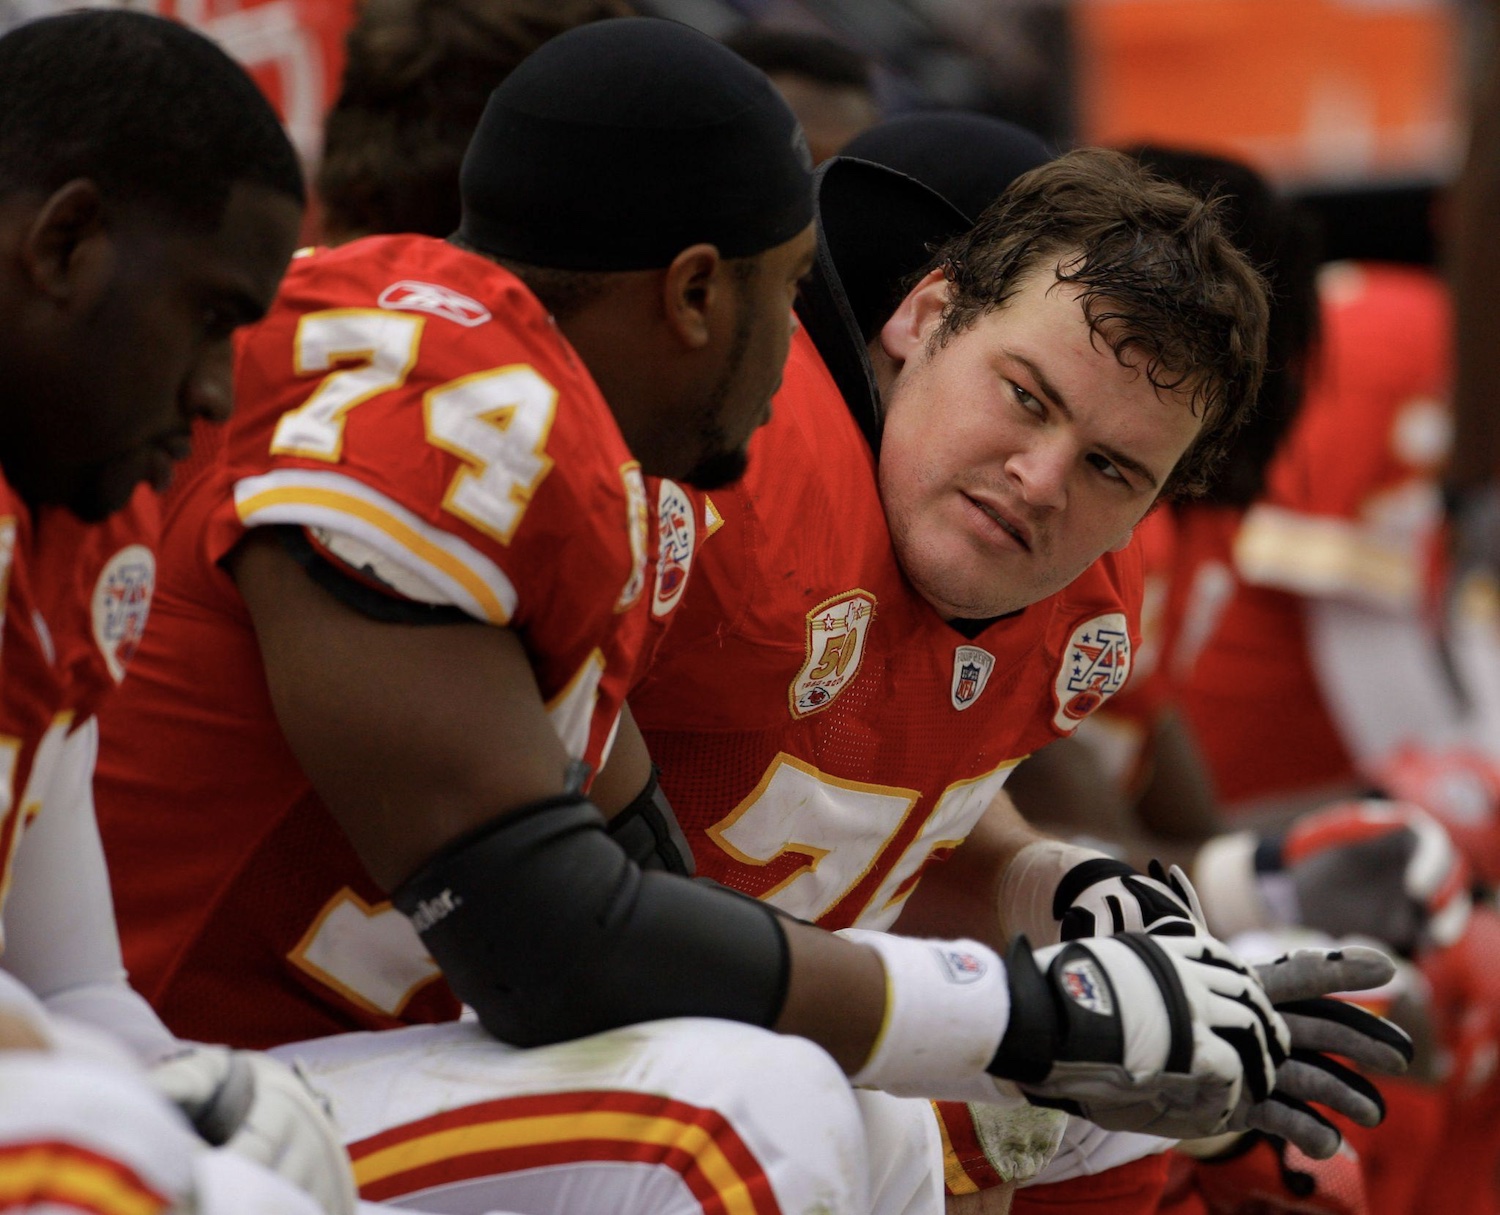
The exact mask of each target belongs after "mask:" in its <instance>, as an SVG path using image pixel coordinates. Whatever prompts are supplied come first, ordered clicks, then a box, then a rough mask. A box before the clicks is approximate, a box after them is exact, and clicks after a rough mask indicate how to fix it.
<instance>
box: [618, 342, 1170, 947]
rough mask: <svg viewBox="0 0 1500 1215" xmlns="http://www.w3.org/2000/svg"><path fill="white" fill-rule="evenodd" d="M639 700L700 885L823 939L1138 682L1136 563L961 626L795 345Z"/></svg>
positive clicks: (899, 892) (837, 400) (1115, 561)
mask: <svg viewBox="0 0 1500 1215" xmlns="http://www.w3.org/2000/svg"><path fill="white" fill-rule="evenodd" d="M709 498H710V502H709V517H710V520H711V522H710V524H709V525H708V527H706V528H705V532H706V536H705V539H704V540H703V542H702V544H701V547H700V549H699V551H698V554H697V556H696V559H695V563H694V570H693V577H692V581H691V582H690V583H689V584H688V587H687V591H686V594H685V596H684V598H683V602H682V606H681V607H680V608H679V609H678V613H677V617H676V619H675V621H674V622H673V624H672V628H671V630H670V631H669V632H668V634H667V636H666V639H665V641H664V643H663V645H662V647H661V648H660V650H659V652H658V654H657V657H656V661H655V662H654V663H653V665H652V667H651V670H650V673H649V675H648V676H647V678H646V679H645V681H644V682H643V684H642V686H641V687H640V688H639V689H637V690H636V691H635V692H633V693H632V694H631V708H632V711H633V712H634V713H635V715H636V719H637V720H638V721H639V723H640V724H641V727H642V729H643V730H644V731H645V734H646V740H647V743H648V744H649V746H650V748H651V752H652V755H653V758H654V759H655V760H656V762H657V763H658V764H659V765H660V766H661V769H662V785H663V787H664V788H665V790H666V791H667V794H668V796H669V798H670V799H671V802H672V806H673V808H674V809H675V810H676V812H677V815H678V817H679V819H680V820H681V823H682V827H683V829H684V831H685V832H686V834H687V837H688V839H689V841H690V842H691V844H692V846H693V850H694V855H695V857H696V860H697V863H698V867H699V872H700V873H701V874H703V875H705V876H707V877H711V878H714V879H715V880H717V881H719V882H722V883H723V884H725V885H727V886H731V887H733V888H734V889H736V890H740V891H744V892H745V893H748V894H752V895H755V896H757V897H760V898H764V899H766V900H768V901H770V902H772V903H775V904H776V905H777V906H779V907H782V908H784V909H786V910H787V911H789V912H791V913H792V914H794V915H797V916H799V917H801V918H803V919H808V920H815V921H817V922H818V923H820V924H822V925H824V926H825V927H828V928H842V927H845V926H847V925H850V924H855V923H858V924H860V925H863V926H865V927H871V928H879V927H883V926H885V925H888V924H890V923H891V922H892V921H893V920H894V919H895V918H896V916H897V914H898V913H899V912H900V910H901V906H902V904H903V902H904V900H905V898H906V897H907V896H908V895H909V894H910V893H911V891H912V890H913V889H914V887H915V885H916V882H917V880H918V877H919V876H920V874H921V872H922V869H923V867H924V866H925V865H926V864H927V863H928V862H929V861H933V860H937V859H940V858H943V857H945V856H947V855H948V854H949V853H950V852H951V851H952V850H953V849H954V848H955V847H956V846H957V845H958V843H959V842H960V841H962V840H963V838H964V837H965V836H966V835H967V834H968V832H969V830H970V828H971V827H972V826H973V824H974V823H975V821H976V820H977V819H978V817H979V815H980V813H981V812H982V811H983V810H984V808H985V807H986V806H987V805H988V804H989V802H990V801H991V799H992V798H993V797H994V795H995V793H996V792H997V791H998V790H999V788H1000V787H1001V785H1002V784H1003V783H1004V781H1005V779H1006V777H1007V776H1008V775H1009V773H1010V770H1011V768H1012V767H1014V766H1015V764H1016V763H1017V762H1018V761H1019V760H1021V759H1022V758H1023V757H1025V756H1026V755H1027V754H1029V753H1030V752H1032V751H1034V750H1036V748H1038V747H1040V746H1043V745H1044V744H1046V743H1048V742H1050V741H1052V740H1053V739H1054V738H1058V737H1060V736H1062V735H1064V734H1068V733H1071V732H1072V730H1073V729H1074V728H1075V727H1076V726H1077V724H1078V722H1079V721H1081V720H1083V718H1085V717H1086V716H1088V714H1089V713H1090V712H1092V711H1093V710H1094V709H1096V708H1098V707H1099V705H1100V704H1102V703H1103V702H1104V700H1105V699H1107V698H1108V697H1109V696H1110V695H1112V694H1113V693H1114V692H1116V691H1117V690H1118V689H1119V688H1120V686H1121V685H1122V684H1123V683H1124V682H1125V679H1126V677H1127V675H1128V674H1129V671H1130V662H1131V654H1132V652H1133V649H1134V646H1135V644H1136V642H1137V640H1138V636H1137V620H1138V617H1139V613H1140V598H1141V572H1140V563H1139V559H1138V557H1137V556H1136V555H1135V554H1134V553H1132V552H1130V551H1128V550H1127V552H1126V553H1125V554H1119V555H1110V556H1106V557H1105V558H1102V559H1101V560H1100V561H1099V562H1097V563H1096V564H1095V565H1094V566H1092V567H1091V568H1090V569H1089V570H1088V571H1086V572H1085V573H1084V574H1083V575H1082V576H1081V577H1080V578H1078V580H1077V581H1075V582H1074V583H1073V584H1072V585H1071V586H1069V587H1067V588H1066V589H1065V590H1063V591H1060V592H1059V593H1058V594H1056V595H1054V596H1052V597H1051V598H1049V599H1046V600H1044V601H1042V602H1041V603H1037V604H1033V605H1032V606H1031V607H1029V608H1027V609H1025V610H1024V611H1022V612H1019V613H1016V614H1013V615H1011V616H1008V617H1005V618H1003V619H1000V620H998V621H995V622H993V623H991V624H990V625H988V626H987V627H986V628H984V629H983V630H982V631H980V632H978V633H977V634H976V635H975V636H973V637H969V636H966V635H965V634H963V633H961V632H959V631H958V630H956V629H955V628H953V627H952V626H951V625H949V624H947V623H946V622H944V621H943V620H942V619H941V618H939V616H938V615H937V614H936V613H935V612H934V611H933V609H932V608H931V607H930V606H929V605H928V604H927V602H926V601H925V600H923V599H922V598H921V597H920V596H919V595H918V594H917V593H916V591H914V590H913V589H912V587H911V586H910V584H909V583H908V582H907V581H906V579H905V577H904V576H903V575H902V573H901V570H900V568H899V567H898V565H897V564H896V558H895V554H894V551H893V549H892V546H891V539H890V536H889V534H888V532H887V530H886V523H885V514H884V511H883V509H882V507H881V503H880V497H879V493H878V489H877V486H876V479H875V464H874V458H873V456H872V454H871V452H870V450H869V447H868V445H867V444H866V443H865V441H864V439H863V438H862V436H861V434H860V432H859V429H858V427H857V426H856V424H855V421H854V419H853V417H852V416H851V414H850V412H849V410H848V408H847V407H846V405H845V404H844V401H843V399H842V398H841V396H840V395H839V392H838V389H837V387H836V386H835V384H834V382H833V380H832V379H831V378H830V376H829V374H828V372H827V370H826V369H825V367H824V365H823V363H822V361H821V359H820V358H819V356H818V354H817V352H816V350H815V348H814V347H813V345H812V342H811V340H810V339H809V338H807V336H806V335H805V334H799V335H798V337H797V339H796V340H795V341H794V343H793V349H792V355H791V359H790V361H789V362H788V365H787V368H786V375H785V378H784V380H783V385H782V389H781V391H780V393H779V395H778V396H777V398H776V401H775V407H774V414H773V418H772V421H771V422H770V423H769V425H767V426H766V427H765V428H764V429H763V430H761V431H760V432H759V433H758V434H757V436H756V437H755V439H754V440H753V441H752V443H751V448H750V471H749V473H748V475H747V476H746V478H745V480H744V481H743V482H741V483H740V484H739V485H738V486H736V487H734V488H733V489H730V490H726V491H714V492H713V493H711V494H710V495H709Z"/></svg>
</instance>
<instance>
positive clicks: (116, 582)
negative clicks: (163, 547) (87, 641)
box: [91, 544, 156, 683]
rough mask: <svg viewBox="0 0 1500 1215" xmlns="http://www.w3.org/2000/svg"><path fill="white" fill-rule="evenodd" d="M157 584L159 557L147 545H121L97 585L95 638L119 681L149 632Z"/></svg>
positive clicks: (94, 620) (110, 669)
mask: <svg viewBox="0 0 1500 1215" xmlns="http://www.w3.org/2000/svg"><path fill="white" fill-rule="evenodd" d="M155 587H156V557H155V555H154V554H153V553H152V552H151V550H150V549H149V548H147V547H146V546H145V545H144V544H131V545H127V546H126V547H125V548H122V549H121V550H120V551H119V552H118V553H116V554H115V555H114V556H113V557H111V558H110V559H109V561H108V563H107V564H106V565H105V567H104V570H103V572H101V573H100V575H99V581H98V582H96V583H95V584H94V598H93V602H92V604H91V607H92V615H93V625H94V641H95V642H96V643H97V644H98V646H99V652H100V653H101V654H102V655H103V656H104V664H105V666H107V667H108V668H109V673H110V675H111V676H112V677H113V678H114V681H115V682H116V683H119V682H120V680H122V679H124V678H125V666H126V664H127V663H128V662H129V661H130V659H131V657H132V656H133V655H134V654H135V651H136V647H138V646H139V645H140V644H141V637H142V635H143V634H144V633H145V632H146V617H147V616H148V615H149V614H150V612H151V592H152V591H153V590H154V589H155Z"/></svg>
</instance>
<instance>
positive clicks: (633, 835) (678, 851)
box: [608, 764, 697, 877]
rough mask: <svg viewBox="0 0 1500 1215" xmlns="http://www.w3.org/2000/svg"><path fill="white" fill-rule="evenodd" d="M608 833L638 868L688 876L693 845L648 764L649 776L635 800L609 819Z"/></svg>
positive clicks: (690, 868)
mask: <svg viewBox="0 0 1500 1215" xmlns="http://www.w3.org/2000/svg"><path fill="white" fill-rule="evenodd" d="M608 831H609V836H610V838H611V839H612V840H614V841H615V842H616V843H617V844H619V845H620V847H621V848H623V849H624V850H625V855H626V856H628V857H629V858H630V859H631V860H633V861H634V862H635V863H636V864H637V865H639V866H640V867H641V868H642V869H665V870H666V871H667V872H668V873H681V874H684V875H686V876H687V877H692V876H693V873H694V872H695V870H696V869H697V866H696V865H695V864H694V863H693V849H692V847H691V846H690V845H689V844H688V842H687V837H686V836H685V835H683V834H682V828H681V827H679V826H678V825H677V815H676V813H675V812H674V811H673V809H672V803H671V802H669V801H668V800H667V795H666V793H665V792H663V791H662V787H661V782H660V781H659V780H658V779H657V767H656V765H655V764H652V765H651V777H650V779H649V780H647V781H646V784H645V787H644V788H643V789H642V790H641V791H640V792H639V793H637V794H636V795H635V800H634V801H632V802H631V803H630V805H628V806H626V807H625V808H624V809H623V810H621V811H620V813H618V814H617V815H615V816H614V817H613V818H612V819H610V820H609V827H608Z"/></svg>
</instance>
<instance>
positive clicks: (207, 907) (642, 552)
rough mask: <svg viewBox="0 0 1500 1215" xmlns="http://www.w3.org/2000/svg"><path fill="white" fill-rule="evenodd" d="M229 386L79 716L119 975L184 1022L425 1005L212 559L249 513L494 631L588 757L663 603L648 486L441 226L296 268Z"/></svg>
mask: <svg viewBox="0 0 1500 1215" xmlns="http://www.w3.org/2000/svg"><path fill="white" fill-rule="evenodd" d="M235 388H236V400H237V410H238V412H237V414H236V416H235V419H234V420H233V422H231V423H230V427H229V432H228V436H227V440H226V443H225V448H224V452H223V454H222V455H221V457H220V459H219V461H218V462H217V464H216V465H215V466H214V467H213V468H212V469H210V470H209V471H208V472H207V473H206V474H205V475H203V476H202V477H200V478H199V479H198V480H197V481H196V482H195V483H194V484H193V485H191V486H188V487H186V489H185V491H184V493H183V496H182V498H181V499H180V500H179V501H178V503H177V504H176V506H175V508H174V510H173V512H172V514H171V516H170V518H169V521H168V525H167V534H166V537H165V539H164V544H163V549H162V555H163V556H162V562H163V575H162V584H163V585H162V590H161V595H160V605H161V609H162V610H161V612H160V615H159V619H158V620H157V622H156V627H154V628H153V630H152V633H151V635H150V636H149V637H148V639H147V643H146V645H145V646H144V647H143V649H142V651H141V653H140V656H139V660H138V673H139V675H140V678H139V679H138V680H135V679H133V680H132V681H131V684H130V685H129V686H128V688H127V690H126V695H125V698H124V699H123V701H122V702H120V703H119V704H118V705H117V706H113V707H112V711H111V713H110V714H109V715H108V717H107V719H106V720H104V721H103V723H102V724H103V741H102V747H101V759H100V764H99V779H98V782H97V784H98V793H97V797H98V803H99V811H100V818H101V821H102V824H103V829H104V835H105V842H106V847H107V849H108V851H109V854H110V858H111V862H112V867H113V870H114V874H115V881H116V900H117V906H118V913H119V918H120V923H121V931H122V936H123V938H124V943H125V951H126V958H127V963H128V964H129V966H130V968H131V971H132V975H133V977H134V979H135V981H136V983H137V985H138V986H139V987H140V988H141V990H142V991H143V992H144V993H145V994H146V995H147V997H148V998H149V999H151V1000H152V1001H153V1003H154V1004H156V1006H157V1008H158V1009H159V1011H161V1013H162V1014H163V1016H164V1019H165V1020H166V1021H167V1023H168V1024H169V1025H170V1026H172V1028H173V1029H175V1030H176V1031H178V1032H179V1033H182V1034H184V1035H186V1036H190V1037H196V1036H202V1037H209V1038H212V1039H214V1040H224V1041H229V1042H231V1043H234V1044H238V1045H251V1046H262V1045H268V1044H271V1043H274V1042H284V1041H288V1040H291V1039H295V1038H301V1037H309V1036H313V1035H316V1034H320V1033H326V1032H330V1031H336V1030H342V1029H349V1028H355V1027H372V1026H377V1027H378V1026H388V1025H394V1024H398V1023H402V1022H406V1021H412V1020H432V1019H441V1018H446V1017H451V1016H452V1015H454V1014H455V1013H456V1011H457V1006H456V1004H455V1003H454V1002H453V999H452V997H451V995H449V994H448V993H447V989H446V985H444V984H441V983H434V982H433V981H434V980H435V979H436V978H437V971H436V968H435V966H434V965H433V963H432V961H431V959H430V958H428V957H427V955H426V952H425V951H424V950H423V949H422V947H421V945H420V943H419V941H418V939H417V937H416V934H415V933H414V932H413V931H412V929H411V927H410V925H409V924H408V923H407V921H406V919H405V917H403V916H401V915H400V914H399V913H398V912H396V911H395V910H393V909H392V908H391V906H390V904H389V903H388V902H386V901H385V900H384V898H383V896H382V894H381V892H380V890H379V889H378V888H376V887H375V886H374V884H373V883H372V881H371V880H370V878H369V877H368V876H367V875H366V874H365V872H364V870H363V868H362V866H360V865H359V863H358V861H357V860H356V858H355V856H354V853H353V850H352V849H351V848H350V847H349V845H348V843H347V842H346V840H345V839H344V837H343V835H342V833H341V831H340V830H339V828H338V827H337V826H336V824H335V823H334V821H333V819H332V817H331V816H330V815H329V814H328V812H327V810H326V808H325V807H323V806H322V804H321V803H320V801H319V800H318V798H317V796H316V795H315V794H314V792H313V790H312V789H311V787H310V786H309V784H308V782H307V780H306V778H305V777H304V776H303V774H302V772H301V770H300V769H299V768H298V766H297V764H296V762H295V760H294V759H293V758H292V755H291V753H290V751H289V749H288V747H287V745H286V743H285V741H284V740H283V739H282V737H281V735H280V732H279V730H278V729H277V726H276V722H275V718H274V715H273V712H272V708H271V704H270V700H269V695H268V692H267V689H266V687H265V681H264V675H263V672H262V668H261V663H260V658H259V654H258V651H257V648H256V639H255V635H254V632H253V629H252V628H251V625H250V622H249V619H248V616H247V613H246V611H245V609H244V606H243V603H242V602H241V601H240V599H239V597H238V595H237V593H236V591H235V589H234V586H233V583H232V582H231V580H230V579H229V577H228V576H227V575H226V574H225V573H224V571H223V570H222V568H221V567H220V566H219V565H218V562H219V560H220V559H221V558H222V557H223V556H224V555H225V554H226V553H228V552H229V551H230V549H232V548H233V547H234V545H235V544H236V543H237V542H238V540H239V538H240V537H241V536H242V535H243V534H244V532H245V530H246V529H248V528H252V527H258V526H266V525H278V524H279V525H295V526H300V527H301V528H303V529H304V530H305V534H306V535H307V536H308V538H309V539H310V540H311V541H312V542H313V544H314V545H315V546H316V547H319V548H321V549H322V550H323V551H324V552H326V553H328V554H331V555H332V556H333V557H334V558H336V559H338V560H340V561H341V562H343V563H344V564H345V565H346V566H348V567H350V568H352V569H353V570H356V571H360V572H362V573H363V574H365V575H367V576H369V577H370V578H371V579H373V580H374V581H375V582H376V583H378V584H379V585H380V586H381V587H383V588H384V590H385V591H387V592H390V593H394V594H397V595H400V596H403V597H405V598H408V599H412V600H417V601H427V602H432V603H441V604H446V605H450V606H456V607H458V608H461V609H462V610H463V611H464V612H465V613H467V614H468V616H470V617H471V618H473V619H476V620H480V621H485V622H488V623H491V624H495V625H504V626H506V627H509V628H511V629H513V630H515V631H516V633H517V635H518V636H519V637H520V639H521V640H522V642H523V644H524V645H525V646H526V649H527V653H528V655H529V657H530V659H531V663H532V667H533V670H534V671H535V673H536V678H537V683H538V685H539V688H540V690H541V693H542V695H543V697H544V698H546V700H547V704H548V709H549V712H550V714H551V716H552V719H553V722H554V725H555V726H556V729H557V732H558V735H559V737H560V738H561V739H562V740H563V742H564V744H565V746H566V748H567V750H568V751H569V753H570V754H571V755H573V756H574V757H576V758H580V759H582V760H583V761H584V762H586V763H587V764H588V765H590V767H591V768H594V769H597V767H598V766H599V765H600V763H601V762H602V759H603V756H604V754H605V752H606V751H607V748H608V743H609V740H610V738H611V735H612V731H613V729H614V727H615V725H616V723H617V721H618V718H619V710H620V705H621V701H622V698H623V696H624V692H625V689H626V686H627V683H628V681H629V679H630V678H631V676H632V675H633V672H634V669H635V664H636V662H637V659H638V656H639V652H640V649H641V647H642V646H643V645H644V644H645V643H646V639H647V637H648V635H649V633H650V632H651V630H652V629H653V623H652V622H653V621H658V622H659V621H660V619H661V615H660V614H653V612H652V609H651V607H650V604H651V603H653V602H656V598H654V596H659V593H660V592H659V587H657V588H653V587H652V586H651V585H650V579H649V578H648V576H647V561H648V559H651V558H654V557H655V554H656V548H657V544H656V539H655V531H656V529H655V528H654V527H651V526H650V520H649V514H650V509H649V508H648V501H647V490H646V486H645V484H644V481H643V479H642V477H641V473H640V469H639V467H638V465H637V464H636V462H635V461H634V460H633V459H632V458H631V456H630V453H629V451H628V450H627V448H626V446H625V443H624V440H623V438H622V437H621V435H620V432H619V429H618V427H617V426H616V425H615V422H614V419H613V416H612V415H611V414H610V412H609V409H608V406H607V405H606V404H605V402H604V400H603V398H602V397H601V396H600V394H599V391H598V389H597V388H596V387H595V385H594V383H593V381H592V380H591V379H590V378H589V376H588V374H587V371H586V370H585V368H584V367H583V365H582V363H581V362H580V360H579V359H578V356H577V355H576V354H575V353H574V352H573V350H572V348H571V347H570V346H569V345H568V344H567V343H566V342H565V341H564V340H563V338H562V337H561V335H560V334H559V333H558V331H557V329H556V327H555V325H554V324H553V322H552V320H551V318H550V317H549V316H548V315H547V313H546V311H545V309H544V308H543V307H542V306H541V305H540V304H539V303H538V302H537V300H536V299H535V298H534V297H533V296H531V295H530V293H529V292H527V291H526V290H525V288H524V287H523V286H522V285H521V283H520V282H519V281H518V280H517V279H515V278H514V277H513V276H511V275H510V274H508V273H507V272H505V271H504V270H502V269H500V268H499V267H498V266H496V265H494V264H492V263H491V262H488V261H486V260H484V259H482V258H479V257H476V256H473V255H471V254H468V253H465V252H462V251H460V250H458V249H457V248H455V247H454V246H452V245H450V244H448V243H446V242H443V241H437V240H430V239H426V238H420V237H378V238H372V239H370V240H366V241H360V242H356V243H355V244H352V245H346V246H343V247H341V248H339V249H335V250H331V251H326V252H318V253H314V254H311V255H310V256H306V257H303V258H300V259H297V260H294V262H293V264H292V268H291V270H290V272H289V273H288V275H287V278H286V280H285V282H284V283H283V286H282V289H281V292H280V295H279V296H278V298H277V301H276V303H275V305H274V307H273V308H272V310H271V312H270V314H269V315H268V316H267V318H266V319H265V320H264V321H262V322H261V323H260V324H258V325H256V326H254V327H252V328H251V329H249V330H247V331H245V333H244V335H243V337H242V339H241V341H240V343H239V348H238V352H237V361H236V372H235ZM657 581H658V583H660V581H661V579H660V577H658V580H657Z"/></svg>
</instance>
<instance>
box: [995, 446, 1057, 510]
mask: <svg viewBox="0 0 1500 1215" xmlns="http://www.w3.org/2000/svg"><path fill="white" fill-rule="evenodd" d="M1071 464H1072V461H1071V458H1070V457H1069V454H1068V452H1067V451H1066V450H1065V444H1063V443H1061V442H1056V441H1048V440H1046V439H1043V438H1038V439H1037V440H1036V441H1034V442H1032V443H1029V444H1027V445H1026V446H1024V447H1022V448H1020V449H1019V450H1017V451H1016V452H1014V453H1013V454H1012V455H1011V456H1010V458H1009V459H1007V460H1006V462H1005V471H1006V472H1007V473H1008V474H1009V475H1010V477H1011V478H1012V480H1013V481H1014V482H1015V483H1016V485H1017V487H1018V488H1019V490H1020V494H1021V499H1022V501H1024V502H1025V503H1026V504H1027V505H1028V506H1031V507H1034V508H1036V509H1038V510H1060V509H1061V508H1062V507H1063V506H1065V505H1067V500H1068V492H1067V491H1068V471H1069V468H1070V467H1071Z"/></svg>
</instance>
